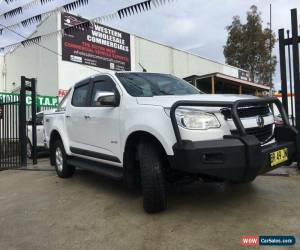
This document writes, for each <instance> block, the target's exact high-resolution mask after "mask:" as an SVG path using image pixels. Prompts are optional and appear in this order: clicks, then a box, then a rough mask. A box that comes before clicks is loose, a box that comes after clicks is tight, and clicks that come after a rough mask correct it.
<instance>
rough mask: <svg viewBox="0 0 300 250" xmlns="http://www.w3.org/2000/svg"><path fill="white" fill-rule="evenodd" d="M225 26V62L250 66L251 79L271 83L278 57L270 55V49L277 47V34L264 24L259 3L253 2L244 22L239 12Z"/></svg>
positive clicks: (246, 67)
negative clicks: (226, 35)
mask: <svg viewBox="0 0 300 250" xmlns="http://www.w3.org/2000/svg"><path fill="white" fill-rule="evenodd" d="M226 29H227V32H228V38H227V42H226V45H225V46H224V56H225V59H226V63H228V64H230V65H232V66H236V67H239V68H242V69H245V70H248V71H249V72H250V78H251V80H252V81H254V82H256V83H271V82H272V78H273V75H274V73H275V69H276V64H277V58H276V56H274V55H272V56H271V55H270V49H273V48H274V46H275V43H276V37H275V34H274V33H273V32H272V31H271V30H270V28H263V22H262V19H261V13H260V12H258V9H257V7H256V6H255V5H253V6H251V8H250V11H248V12H247V22H246V23H245V24H242V23H241V20H240V17H239V16H234V17H233V21H232V23H231V25H229V26H227V27H226ZM270 38H271V39H270Z"/></svg>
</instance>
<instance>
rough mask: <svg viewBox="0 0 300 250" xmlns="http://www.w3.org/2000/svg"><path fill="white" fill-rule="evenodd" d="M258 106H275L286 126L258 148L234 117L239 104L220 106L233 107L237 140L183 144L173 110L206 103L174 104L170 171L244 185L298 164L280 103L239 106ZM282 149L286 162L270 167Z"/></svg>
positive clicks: (296, 147)
mask: <svg viewBox="0 0 300 250" xmlns="http://www.w3.org/2000/svg"><path fill="white" fill-rule="evenodd" d="M239 102H241V101H239ZM257 102H258V103H264V102H266V103H275V104H276V105H277V106H278V108H279V110H280V111H281V113H282V117H283V118H284V121H285V125H283V126H280V127H279V126H278V127H276V128H275V131H274V139H275V143H271V144H267V145H261V143H260V141H259V140H258V139H257V138H256V137H255V136H254V135H248V134H246V133H245V130H244V127H243V125H242V123H241V122H240V119H239V117H238V115H237V107H238V105H239V103H237V104H236V103H233V104H228V103H221V104H223V105H224V106H225V105H227V106H229V107H231V106H232V115H233V118H234V121H235V124H236V125H237V126H236V127H237V129H238V131H239V132H240V133H239V135H238V136H224V138H223V140H211V141H196V142H193V141H185V140H182V139H181V136H180V133H179V130H178V127H177V124H176V120H175V110H176V108H177V107H178V106H181V105H184V106H189V105H191V104H194V106H198V105H200V106H204V105H207V104H208V103H207V102H206V103H201V102H200V103H199V102H197V103H192V102H188V101H187V102H185V101H184V102H179V103H175V104H174V105H173V107H172V108H171V118H173V119H172V125H173V128H174V132H175V135H176V138H177V142H176V143H175V144H174V146H173V151H174V156H171V157H170V158H169V161H170V165H171V167H172V168H173V169H176V170H179V171H181V172H184V173H187V174H195V175H199V176H207V177H213V178H217V179H221V180H232V181H238V182H246V181H251V180H253V179H255V177H256V176H257V175H259V174H263V173H265V172H268V171H270V170H273V169H275V168H278V167H280V166H282V165H290V164H291V163H292V162H294V161H297V160H299V159H297V155H299V145H300V144H299V135H298V131H297V130H296V129H295V128H293V127H291V126H290V125H289V123H288V121H287V119H286V114H285V111H284V110H283V109H282V107H281V103H280V102H279V101H278V102H277V99H274V98H268V99H265V101H262V100H259V101H257V100H246V101H242V102H241V103H242V104H249V103H250V104H252V103H257ZM209 104H210V106H211V105H214V106H216V105H219V104H215V103H209ZM172 109H173V110H172ZM284 148H287V149H288V160H287V161H285V162H282V163H280V164H277V165H275V166H273V167H272V166H271V156H270V153H271V152H274V151H277V150H280V149H284Z"/></svg>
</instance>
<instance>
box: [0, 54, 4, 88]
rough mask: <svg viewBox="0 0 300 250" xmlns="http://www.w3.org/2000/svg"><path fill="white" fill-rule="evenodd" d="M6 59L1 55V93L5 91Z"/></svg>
mask: <svg viewBox="0 0 300 250" xmlns="http://www.w3.org/2000/svg"><path fill="white" fill-rule="evenodd" d="M4 70H5V69H4V57H3V56H2V55H0V92H2V91H3V90H4V75H3V73H4Z"/></svg>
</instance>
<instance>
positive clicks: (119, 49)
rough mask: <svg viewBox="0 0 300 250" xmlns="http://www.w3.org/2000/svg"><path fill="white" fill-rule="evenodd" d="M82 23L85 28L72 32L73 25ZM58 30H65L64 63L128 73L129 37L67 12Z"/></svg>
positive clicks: (62, 16)
mask: <svg viewBox="0 0 300 250" xmlns="http://www.w3.org/2000/svg"><path fill="white" fill-rule="evenodd" d="M85 22H86V24H87V25H79V26H78V27H79V28H78V29H77V30H74V29H73V30H72V28H71V27H74V25H76V24H81V23H85ZM68 27H70V31H69V32H68V29H67V28H68ZM61 28H62V29H65V33H64V35H63V37H62V59H63V60H65V61H69V62H75V63H79V64H85V65H89V66H94V67H99V68H104V69H110V70H116V71H130V70H131V58H130V34H128V33H125V32H123V31H120V30H116V29H113V28H110V27H108V26H105V25H102V24H98V23H90V22H89V21H88V20H87V19H84V18H81V17H78V16H75V15H71V14H69V13H62V15H61Z"/></svg>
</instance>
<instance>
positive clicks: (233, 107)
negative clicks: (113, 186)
mask: <svg viewBox="0 0 300 250" xmlns="http://www.w3.org/2000/svg"><path fill="white" fill-rule="evenodd" d="M273 104H275V105H276V106H277V107H278V109H279V110H280V112H281V115H282V117H283V124H282V125H280V126H275V123H274V116H273V113H272V110H271V109H270V105H273ZM275 105H274V106H275ZM44 120H45V136H46V142H47V146H48V147H49V148H50V159H51V164H52V165H54V166H55V169H56V172H57V175H58V176H59V177H61V178H68V177H71V176H72V175H73V174H74V171H75V168H76V167H79V168H83V169H87V170H90V171H94V172H96V173H100V174H104V175H107V176H110V177H112V178H115V179H123V180H124V182H125V184H126V185H127V186H128V187H130V188H139V187H142V191H143V198H144V209H145V211H147V212H149V213H153V212H159V211H162V210H164V209H165V208H166V206H167V188H166V187H167V183H174V182H177V181H182V180H184V179H186V178H189V179H192V180H194V179H202V180H207V181H230V182H233V183H240V184H241V183H248V182H251V181H253V180H254V179H255V178H256V177H257V176H258V175H260V174H263V173H265V172H268V171H271V170H273V169H275V168H278V167H280V166H282V165H289V164H291V163H292V162H293V161H295V159H296V149H297V147H298V146H297V143H298V141H297V136H298V132H297V130H295V129H294V128H292V127H291V126H290V125H289V121H288V118H287V117H286V114H285V112H284V110H283V108H282V105H281V103H280V101H279V100H278V99H276V98H258V97H253V96H245V95H209V94H203V93H201V92H200V91H199V90H198V89H196V88H194V87H193V86H192V85H191V84H189V83H187V82H185V81H183V80H181V79H179V78H177V77H174V76H172V75H167V74H156V73H134V72H116V73H110V74H108V73H107V74H100V75H96V76H93V77H90V78H87V79H84V80H82V81H80V82H78V83H76V84H75V86H74V87H73V88H72V89H71V90H70V91H69V92H68V94H67V95H66V97H65V98H64V99H63V100H62V102H61V103H60V105H59V107H58V109H57V111H56V112H53V113H51V114H49V115H48V114H47V115H45V118H44Z"/></svg>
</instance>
